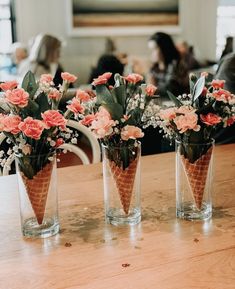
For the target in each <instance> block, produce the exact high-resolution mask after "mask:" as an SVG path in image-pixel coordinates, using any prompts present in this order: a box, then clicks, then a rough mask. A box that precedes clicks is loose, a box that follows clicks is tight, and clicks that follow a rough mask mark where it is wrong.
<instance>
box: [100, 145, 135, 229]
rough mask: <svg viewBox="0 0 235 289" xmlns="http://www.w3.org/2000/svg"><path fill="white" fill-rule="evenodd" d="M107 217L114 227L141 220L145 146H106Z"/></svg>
mask: <svg viewBox="0 0 235 289" xmlns="http://www.w3.org/2000/svg"><path fill="white" fill-rule="evenodd" d="M102 154H103V182H104V203H105V204H104V205H105V217H106V221H107V222H108V223H111V224H113V225H124V224H130V225H134V224H137V223H139V222H140V221H141V206H140V203H141V200H140V193H141V192H140V157H141V144H140V143H137V144H136V145H132V146H128V147H113V146H111V147H109V146H104V145H102Z"/></svg>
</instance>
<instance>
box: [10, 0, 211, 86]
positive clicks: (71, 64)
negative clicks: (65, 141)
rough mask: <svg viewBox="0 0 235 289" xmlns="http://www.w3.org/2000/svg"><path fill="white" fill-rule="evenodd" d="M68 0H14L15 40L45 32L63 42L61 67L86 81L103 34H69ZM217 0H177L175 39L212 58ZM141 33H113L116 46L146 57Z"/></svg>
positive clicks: (203, 57)
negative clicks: (15, 18) (177, 22)
mask: <svg viewBox="0 0 235 289" xmlns="http://www.w3.org/2000/svg"><path fill="white" fill-rule="evenodd" d="M67 1H68V0H49V1H48V0H16V17H17V35H18V41H22V42H25V43H27V42H28V40H29V39H31V38H32V37H34V36H35V35H37V34H38V33H48V34H52V35H55V36H57V37H60V38H62V39H63V40H65V42H66V46H65V47H64V48H63V53H62V58H61V62H62V64H63V66H64V69H65V70H67V71H69V72H71V73H75V74H78V75H79V82H80V83H86V81H87V78H88V75H89V72H90V69H91V66H92V65H95V63H96V61H97V59H98V57H99V56H100V54H102V53H103V51H104V47H105V38H104V37H70V36H68V33H67V21H68V17H67V16H66V8H67V5H66V4H67V3H66V2H67ZM216 7H217V0H207V1H205V0H180V26H181V29H182V32H181V33H180V35H177V36H176V35H175V36H174V37H175V39H182V40H186V41H188V42H189V43H190V44H193V45H194V46H195V48H197V49H196V52H197V54H198V56H200V58H201V59H210V60H214V59H215V50H216V49H215V48H216V47H215V45H216ZM149 36H150V35H145V36H116V37H113V38H114V40H115V42H116V45H117V49H118V51H120V52H126V53H127V54H128V55H131V54H132V55H136V56H139V57H141V58H143V59H148V57H149V51H148V48H147V39H148V37H149Z"/></svg>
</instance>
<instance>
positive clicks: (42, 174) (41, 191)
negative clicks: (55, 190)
mask: <svg viewBox="0 0 235 289" xmlns="http://www.w3.org/2000/svg"><path fill="white" fill-rule="evenodd" d="M52 168H53V162H50V163H48V164H47V165H46V166H45V167H44V168H43V169H41V170H40V171H39V172H38V173H37V174H36V175H35V176H34V177H33V179H29V178H27V177H26V176H25V175H24V174H23V173H22V179H23V182H24V185H25V187H26V190H27V194H28V197H29V200H30V202H31V205H32V208H33V211H34V213H35V216H36V218H37V221H38V224H39V225H41V224H42V222H43V218H44V213H45V208H46V201H47V194H48V189H49V186H50V180H51V173H52Z"/></svg>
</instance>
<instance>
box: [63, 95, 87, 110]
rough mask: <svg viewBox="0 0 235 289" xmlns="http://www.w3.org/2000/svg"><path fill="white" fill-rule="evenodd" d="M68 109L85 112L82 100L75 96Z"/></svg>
mask: <svg viewBox="0 0 235 289" xmlns="http://www.w3.org/2000/svg"><path fill="white" fill-rule="evenodd" d="M66 107H67V109H68V110H70V111H72V112H73V113H74V114H78V113H83V112H84V110H85V109H84V107H83V106H82V105H81V103H80V101H79V100H78V99H77V98H76V97H74V98H73V99H72V101H71V103H70V104H69V105H67V106H66Z"/></svg>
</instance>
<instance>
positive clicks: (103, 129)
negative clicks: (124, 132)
mask: <svg viewBox="0 0 235 289" xmlns="http://www.w3.org/2000/svg"><path fill="white" fill-rule="evenodd" d="M113 126H115V121H114V120H112V119H111V115H110V113H109V112H108V111H107V110H106V109H105V108H103V107H100V110H99V112H97V113H96V114H95V120H93V121H92V123H91V129H92V130H93V132H94V133H95V135H96V137H97V138H104V137H105V136H108V135H110V134H112V132H113Z"/></svg>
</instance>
